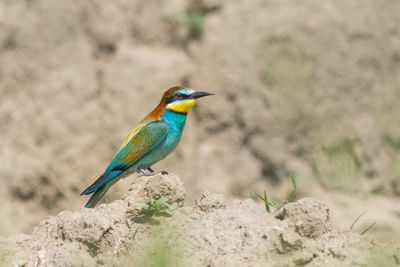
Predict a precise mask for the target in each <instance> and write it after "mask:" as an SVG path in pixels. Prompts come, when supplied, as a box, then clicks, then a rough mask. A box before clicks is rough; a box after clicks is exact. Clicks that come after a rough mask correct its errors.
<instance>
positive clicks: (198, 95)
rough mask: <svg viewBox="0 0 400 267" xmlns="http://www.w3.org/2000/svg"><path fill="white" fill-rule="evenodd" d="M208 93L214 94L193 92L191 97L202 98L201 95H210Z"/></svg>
mask: <svg viewBox="0 0 400 267" xmlns="http://www.w3.org/2000/svg"><path fill="white" fill-rule="evenodd" d="M208 95H214V94H212V93H207V92H195V93H193V94H191V95H190V98H194V99H196V98H200V97H204V96H208Z"/></svg>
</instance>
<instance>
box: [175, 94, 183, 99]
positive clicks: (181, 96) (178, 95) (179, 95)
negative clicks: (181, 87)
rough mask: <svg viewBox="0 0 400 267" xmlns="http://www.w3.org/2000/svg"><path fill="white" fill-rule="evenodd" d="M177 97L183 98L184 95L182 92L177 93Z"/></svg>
mask: <svg viewBox="0 0 400 267" xmlns="http://www.w3.org/2000/svg"><path fill="white" fill-rule="evenodd" d="M175 97H176V98H177V99H182V98H183V95H182V94H181V93H177V94H176V95H175Z"/></svg>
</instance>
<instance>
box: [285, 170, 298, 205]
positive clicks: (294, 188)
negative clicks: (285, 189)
mask: <svg viewBox="0 0 400 267" xmlns="http://www.w3.org/2000/svg"><path fill="white" fill-rule="evenodd" d="M289 177H290V180H291V181H292V185H293V191H292V192H291V193H290V195H289V197H288V200H287V202H293V200H294V197H295V195H296V192H297V185H296V179H294V177H293V175H290V176H289Z"/></svg>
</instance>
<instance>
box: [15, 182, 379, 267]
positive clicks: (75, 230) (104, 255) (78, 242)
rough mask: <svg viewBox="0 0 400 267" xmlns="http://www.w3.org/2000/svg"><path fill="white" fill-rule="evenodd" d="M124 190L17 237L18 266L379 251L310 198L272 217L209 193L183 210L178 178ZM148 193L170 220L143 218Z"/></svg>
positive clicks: (237, 261) (251, 261) (352, 255)
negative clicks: (164, 201)
mask: <svg viewBox="0 0 400 267" xmlns="http://www.w3.org/2000/svg"><path fill="white" fill-rule="evenodd" d="M128 192H129V193H128V194H127V195H126V196H125V198H124V199H123V200H116V201H114V202H112V203H110V204H102V205H100V206H99V207H98V208H95V209H81V210H79V211H74V212H71V211H64V212H61V213H60V214H58V215H57V216H54V217H53V216H51V217H49V218H48V219H46V220H44V221H42V222H41V223H40V224H39V225H38V226H37V227H35V229H34V231H33V233H32V234H31V235H19V236H17V237H14V238H13V241H14V243H15V244H16V245H17V248H18V249H17V255H16V258H17V260H16V262H17V264H19V265H18V266H89V265H96V264H97V265H114V266H121V265H126V266H165V265H166V264H167V263H168V264H167V266H189V265H190V266H303V265H307V266H344V265H348V264H360V265H361V264H365V263H367V255H369V254H371V252H372V251H373V249H374V247H375V246H376V245H374V243H373V242H370V241H369V240H368V238H366V237H365V236H364V237H363V236H361V235H359V234H358V233H354V232H350V231H337V230H334V229H333V227H332V221H331V215H330V211H329V208H328V207H327V206H326V204H324V203H322V202H320V201H317V200H316V199H314V198H303V199H300V200H298V201H297V202H292V203H289V204H287V205H285V206H284V207H283V208H282V209H281V210H280V211H279V212H276V213H274V214H270V213H267V212H266V211H265V209H264V207H263V206H262V205H257V204H256V203H255V202H254V201H253V200H251V199H248V200H234V201H232V202H228V201H226V200H225V198H224V196H223V195H221V194H210V193H208V192H206V193H204V194H203V196H202V197H201V199H199V200H198V201H197V202H196V205H195V206H193V207H188V206H186V207H182V206H183V205H182V204H183V201H184V195H185V189H184V186H183V183H182V182H181V181H180V179H179V178H178V177H177V176H175V175H155V176H152V177H144V178H143V179H141V180H139V181H138V182H137V183H134V184H132V185H131V187H130V189H129V191H128ZM149 196H152V197H154V199H158V198H160V197H161V196H166V197H167V198H168V199H169V201H171V203H177V204H178V206H181V208H178V209H177V210H175V211H173V215H172V217H158V216H156V215H157V214H156V215H153V216H144V215H143V213H141V212H140V210H141V209H140V208H139V207H138V205H137V203H144V202H146V199H145V197H149ZM151 243H155V244H157V247H155V248H154V247H153V248H152V247H151V246H152V245H149V244H151ZM153 246H154V245H153ZM149 255H151V256H150V257H149ZM159 257H160V259H159V260H162V261H163V262H162V263H163V264H162V265H157V264H156V263H157V259H158V258H159ZM160 263H161V262H160Z"/></svg>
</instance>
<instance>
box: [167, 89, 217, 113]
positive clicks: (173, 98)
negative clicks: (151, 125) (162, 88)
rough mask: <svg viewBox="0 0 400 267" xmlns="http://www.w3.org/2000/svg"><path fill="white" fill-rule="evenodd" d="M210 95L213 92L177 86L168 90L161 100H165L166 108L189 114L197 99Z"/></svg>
mask: <svg viewBox="0 0 400 267" xmlns="http://www.w3.org/2000/svg"><path fill="white" fill-rule="evenodd" d="M208 95H213V94H212V93H207V92H196V91H195V90H193V89H190V88H185V87H182V86H176V87H172V88H170V89H169V90H167V91H166V92H165V93H164V95H163V98H162V100H161V101H164V104H165V109H167V110H171V111H173V112H176V113H183V114H187V113H188V112H189V111H190V109H191V108H192V107H193V106H194V105H195V104H196V99H198V98H200V97H204V96H208Z"/></svg>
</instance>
